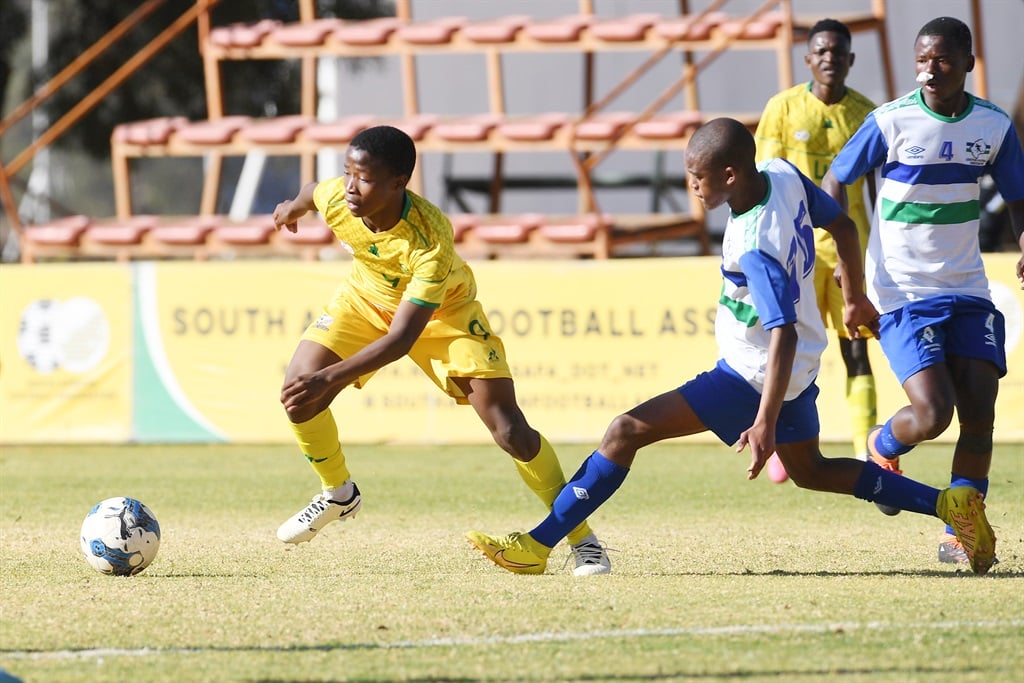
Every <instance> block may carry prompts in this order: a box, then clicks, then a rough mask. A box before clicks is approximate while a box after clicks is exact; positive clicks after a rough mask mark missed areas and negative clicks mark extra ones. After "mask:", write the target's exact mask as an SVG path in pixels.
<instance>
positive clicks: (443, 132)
mask: <svg viewBox="0 0 1024 683" xmlns="http://www.w3.org/2000/svg"><path fill="white" fill-rule="evenodd" d="M500 121H501V117H500V116H496V115H494V114H476V115H473V116H467V117H466V118H461V119H453V120H447V121H441V122H439V123H437V124H435V125H434V127H433V128H432V132H433V134H434V135H436V136H437V137H439V138H441V139H442V140H448V141H449V142H479V141H481V140H486V139H487V136H488V135H490V134H491V131H492V130H494V128H495V126H497V125H498V123H499V122H500Z"/></svg>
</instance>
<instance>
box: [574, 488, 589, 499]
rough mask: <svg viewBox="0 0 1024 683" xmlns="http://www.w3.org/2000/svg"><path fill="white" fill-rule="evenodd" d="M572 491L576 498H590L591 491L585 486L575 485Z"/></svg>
mask: <svg viewBox="0 0 1024 683" xmlns="http://www.w3.org/2000/svg"><path fill="white" fill-rule="evenodd" d="M572 493H573V495H574V496H576V500H590V493H589V492H588V491H587V490H586V489H585V488H582V487H579V486H573V487H572Z"/></svg>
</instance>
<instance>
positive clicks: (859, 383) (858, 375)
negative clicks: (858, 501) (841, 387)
mask: <svg viewBox="0 0 1024 683" xmlns="http://www.w3.org/2000/svg"><path fill="white" fill-rule="evenodd" d="M839 352H840V354H841V355H842V357H843V364H844V365H845V366H846V408H847V410H848V411H849V414H850V426H851V428H852V431H853V454H854V456H855V457H857V458H859V459H861V460H867V457H868V451H867V448H868V432H869V431H870V430H871V428H872V427H873V426H874V425H875V424H876V423H877V421H878V396H877V393H876V391H875V376H874V375H873V374H872V373H871V361H870V359H869V358H868V340H867V339H864V338H860V339H849V338H847V337H846V333H845V331H844V332H843V334H842V335H840V337H839Z"/></svg>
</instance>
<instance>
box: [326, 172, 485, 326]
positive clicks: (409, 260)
mask: <svg viewBox="0 0 1024 683" xmlns="http://www.w3.org/2000/svg"><path fill="white" fill-rule="evenodd" d="M313 201H314V203H315V204H316V208H317V210H318V211H319V212H320V215H321V216H323V218H324V220H325V221H326V222H327V225H328V227H330V228H331V230H332V231H333V232H334V234H335V236H337V238H338V240H339V241H341V243H342V245H343V246H344V247H345V248H346V249H347V250H348V251H349V252H351V254H352V258H353V265H352V274H351V276H350V277H349V281H348V286H349V287H350V288H351V289H353V290H355V292H357V293H358V294H359V295H360V296H362V297H363V298H365V299H366V300H367V301H369V302H371V303H372V304H373V305H375V306H377V307H379V308H382V309H384V310H387V311H391V312H394V311H395V310H396V309H397V308H398V304H399V303H401V302H402V301H403V300H407V301H412V302H413V303H416V304H419V305H421V306H426V307H428V308H436V309H445V308H448V307H450V306H458V305H461V304H464V303H466V302H468V301H472V300H473V299H474V298H475V297H476V282H475V280H474V277H473V272H472V271H471V270H470V269H469V267H468V266H467V265H466V262H465V261H463V260H462V257H460V256H459V255H458V254H457V253H455V237H454V234H453V232H452V224H451V221H449V220H448V218H447V217H446V216H445V215H444V213H443V212H442V211H441V209H439V208H437V207H436V206H434V205H433V204H431V203H430V202H429V201H427V200H426V199H424V198H423V197H420V196H419V195H417V194H415V193H413V192H410V191H409V190H406V192H405V206H404V207H403V209H402V217H401V219H399V221H398V223H396V224H395V226H394V227H392V228H391V229H390V230H386V231H384V232H373V231H372V230H370V229H369V228H368V227H366V225H365V224H363V220H362V219H361V218H359V217H357V216H353V215H352V213H351V211H349V208H348V205H347V204H346V203H345V178H344V176H342V177H338V178H332V179H330V180H325V181H322V182H320V183H318V184H317V186H316V189H315V190H314V192H313Z"/></svg>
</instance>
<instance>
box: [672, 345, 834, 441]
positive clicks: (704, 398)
mask: <svg viewBox="0 0 1024 683" xmlns="http://www.w3.org/2000/svg"><path fill="white" fill-rule="evenodd" d="M678 391H679V393H680V394H682V395H683V398H685V399H686V402H687V403H689V404H690V407H691V408H692V409H693V412H694V413H695V414H696V415H697V417H698V418H700V421H701V423H703V425H704V426H705V427H707V428H708V429H709V430H710V431H711V432H713V433H714V434H715V436H717V437H718V438H719V439H721V440H722V442H723V443H725V444H726V445H729V446H732V445H733V444H735V443H736V442H737V441H739V440H740V434H742V433H743V432H745V431H746V430H747V429H750V425H752V424H754V418H755V417H757V409H758V407H759V406H760V405H761V394H759V393H758V392H757V391H756V390H755V389H754V388H753V387H752V386H750V385H749V384H747V381H746V380H745V379H743V378H742V377H740V376H739V375H737V374H736V371H735V370H733V369H732V368H730V367H729V366H728V365H726V364H725V361H721V360H720V361H718V365H716V366H715V369H714V370H711V371H709V372H702V373H701V374H699V375H697V376H696V377H694V378H693V379H692V380H690V381H689V382H687V383H686V384H684V385H683V386H681V387H679V390H678ZM817 398H818V385H817V384H815V383H813V382H812V383H811V385H810V386H809V387H807V388H806V389H804V390H803V392H802V393H801V394H800V395H799V396H797V397H796V398H794V399H793V400H792V401H786V402H785V403H783V404H782V411H781V412H780V413H779V420H778V422H776V423H775V442H776V443H796V442H799V441H807V440H808V439H813V438H814V437H816V436H818V433H819V432H820V431H821V424H820V423H819V422H818V407H817V405H816V404H815V400H817Z"/></svg>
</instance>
